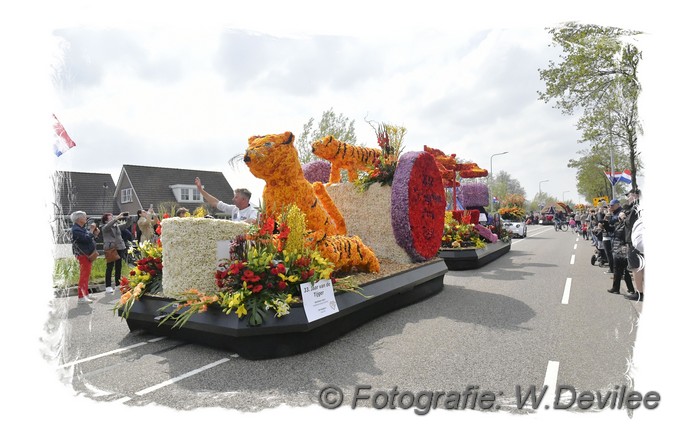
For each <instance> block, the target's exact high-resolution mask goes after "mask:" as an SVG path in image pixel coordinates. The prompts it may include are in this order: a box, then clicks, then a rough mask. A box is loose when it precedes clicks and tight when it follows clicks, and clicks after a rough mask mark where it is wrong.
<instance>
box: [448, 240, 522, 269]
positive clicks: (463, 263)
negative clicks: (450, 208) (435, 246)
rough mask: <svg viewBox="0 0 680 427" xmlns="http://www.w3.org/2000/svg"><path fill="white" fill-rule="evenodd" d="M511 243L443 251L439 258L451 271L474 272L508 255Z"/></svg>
mask: <svg viewBox="0 0 680 427" xmlns="http://www.w3.org/2000/svg"><path fill="white" fill-rule="evenodd" d="M510 243H511V242H507V243H506V242H496V243H489V244H487V245H486V247H485V248H482V249H442V250H440V251H439V254H438V255H437V256H438V257H439V258H441V259H443V260H444V262H445V263H446V266H447V268H448V269H449V270H473V269H476V268H480V267H482V266H484V265H486V264H488V263H490V262H491V261H493V260H495V259H497V258H498V257H500V256H501V255H503V254H506V253H508V252H509V251H510Z"/></svg>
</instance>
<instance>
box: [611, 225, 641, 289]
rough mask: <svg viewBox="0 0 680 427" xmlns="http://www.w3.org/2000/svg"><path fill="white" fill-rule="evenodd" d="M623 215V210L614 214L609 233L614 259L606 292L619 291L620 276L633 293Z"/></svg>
mask: <svg viewBox="0 0 680 427" xmlns="http://www.w3.org/2000/svg"><path fill="white" fill-rule="evenodd" d="M625 217H626V216H625V213H623V212H619V214H618V215H616V223H615V224H616V225H615V226H614V231H613V232H612V234H611V242H612V258H613V259H614V281H613V282H612V287H611V289H608V290H607V292H609V293H612V294H619V293H620V288H621V279H622V278H623V280H624V281H625V282H626V288H628V293H629V294H634V293H635V288H634V287H633V278H632V277H631V276H630V272H629V271H628V247H627V246H626V223H625V221H624V220H625Z"/></svg>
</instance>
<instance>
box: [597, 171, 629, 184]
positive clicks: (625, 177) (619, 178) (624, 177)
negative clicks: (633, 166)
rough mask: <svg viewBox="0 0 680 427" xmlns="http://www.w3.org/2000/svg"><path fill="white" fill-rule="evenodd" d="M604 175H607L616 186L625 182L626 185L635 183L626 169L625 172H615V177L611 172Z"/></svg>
mask: <svg viewBox="0 0 680 427" xmlns="http://www.w3.org/2000/svg"><path fill="white" fill-rule="evenodd" d="M604 174H605V175H607V178H609V182H611V183H612V185H616V184H617V183H618V182H623V183H626V184H630V183H631V182H633V179H632V178H631V176H630V171H629V170H628V169H625V170H624V171H623V172H614V175H613V176H612V174H611V172H605V173H604Z"/></svg>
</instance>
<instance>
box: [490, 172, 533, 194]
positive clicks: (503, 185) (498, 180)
mask: <svg viewBox="0 0 680 427" xmlns="http://www.w3.org/2000/svg"><path fill="white" fill-rule="evenodd" d="M489 191H490V192H491V194H492V195H493V196H496V198H498V200H502V199H504V198H505V197H506V196H507V195H509V194H518V195H520V196H522V197H525V196H526V191H525V190H524V188H523V187H522V185H521V184H520V183H519V181H518V180H517V179H515V178H513V177H512V176H510V174H509V173H507V172H506V171H503V170H502V171H499V172H498V173H494V176H493V178H492V179H491V182H489Z"/></svg>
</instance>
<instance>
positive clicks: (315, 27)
mask: <svg viewBox="0 0 680 427" xmlns="http://www.w3.org/2000/svg"><path fill="white" fill-rule="evenodd" d="M35 3H36V2H21V3H18V2H17V3H16V4H14V3H9V2H7V4H5V3H4V4H3V13H2V14H0V20H3V21H4V22H3V25H0V28H1V29H2V31H3V37H2V38H1V41H0V43H1V44H0V47H2V53H3V67H2V68H1V70H2V75H3V78H2V79H0V89H2V91H1V92H0V93H2V94H3V97H2V101H3V102H2V103H0V105H2V117H3V125H4V126H5V127H4V130H5V133H4V136H5V137H6V139H5V145H4V155H3V156H2V162H3V167H2V168H0V174H1V175H0V176H1V177H2V179H3V182H5V183H6V185H8V186H7V187H6V190H8V192H7V193H6V194H7V195H8V196H11V200H12V201H13V202H14V201H16V203H17V206H18V207H19V208H21V209H19V210H16V209H7V210H6V211H5V212H4V214H5V217H6V219H7V221H6V224H11V225H12V226H10V227H6V235H5V242H6V244H7V245H11V247H10V246H8V247H10V248H11V249H12V251H11V253H12V255H11V256H10V257H8V258H6V260H7V261H8V262H11V265H12V266H13V268H12V269H8V270H10V271H6V272H5V273H6V274H7V277H5V280H4V282H5V285H6V287H7V288H8V289H10V288H11V289H12V290H13V292H14V293H12V295H22V294H23V295H25V296H26V298H21V299H12V300H11V301H9V300H7V301H9V304H6V305H5V309H6V310H5V311H4V314H5V318H4V320H5V322H6V325H9V326H8V328H6V329H7V330H9V332H10V335H9V336H8V337H6V340H7V343H8V346H10V348H12V349H34V348H35V346H36V343H37V341H38V340H37V339H36V336H41V337H43V336H44V335H45V316H46V315H47V313H49V301H50V299H51V293H50V291H49V287H50V286H49V283H51V269H50V268H46V269H44V270H42V269H40V268H37V269H36V268H35V266H36V261H35V259H36V258H40V257H42V259H43V260H44V262H40V263H38V265H46V266H48V265H50V264H51V262H52V261H51V257H52V253H51V245H50V243H51V239H49V238H48V236H50V235H51V229H50V225H49V221H48V220H47V218H48V217H49V216H50V215H51V213H52V211H51V209H50V207H51V201H50V196H51V190H52V189H51V188H50V184H49V179H48V177H49V175H50V174H51V172H52V171H54V170H72V171H87V172H102V173H109V174H111V175H112V176H113V178H114V179H117V177H118V175H119V173H120V170H121V167H122V165H123V164H127V163H129V164H140V165H148V166H161V167H177V168H191V169H205V170H215V171H221V172H223V173H224V175H225V176H226V177H227V179H228V180H229V182H230V183H231V184H232V186H235V187H242V186H245V187H249V188H250V189H251V190H252V191H253V193H254V194H255V197H256V198H257V197H259V195H260V194H261V191H262V188H263V182H262V181H260V180H257V179H255V178H252V177H251V176H250V174H249V172H248V170H247V168H246V167H245V166H241V167H240V168H237V169H232V168H231V167H230V166H229V165H228V160H229V159H230V158H231V157H233V156H234V155H236V154H240V153H242V152H243V151H244V148H245V146H246V142H247V139H248V137H250V136H251V135H254V134H264V133H279V132H283V131H286V130H290V131H292V132H294V133H300V132H301V130H302V126H303V124H304V123H305V122H306V121H307V120H308V119H309V118H310V117H315V118H317V119H318V118H319V117H320V115H321V113H322V112H323V111H324V110H328V109H330V108H333V110H334V111H335V112H337V113H341V114H343V115H345V116H346V117H349V118H350V119H353V120H355V125H356V131H357V135H358V138H359V140H360V141H361V142H364V143H365V144H366V145H367V146H374V144H375V138H374V135H373V131H372V129H371V128H370V127H369V126H368V125H366V124H365V123H364V118H368V119H369V120H374V121H384V122H390V123H393V124H397V125H401V126H404V127H406V128H407V129H408V134H407V136H406V140H405V142H406V149H407V150H409V151H411V150H421V149H422V146H423V145H425V144H427V145H429V146H432V147H437V148H440V149H442V150H444V151H445V152H448V153H456V154H457V155H458V156H460V157H463V158H465V159H470V160H472V161H476V162H477V163H478V164H479V165H480V166H482V167H485V168H488V167H489V158H490V156H491V155H492V154H494V153H498V152H502V151H509V154H506V155H503V156H497V157H495V158H494V171H496V172H498V171H500V170H504V171H506V172H508V173H509V174H510V175H511V176H512V177H513V178H516V179H518V180H519V182H520V183H521V185H522V186H523V187H524V188H525V190H526V192H527V195H528V196H529V198H531V197H533V196H534V195H535V194H536V193H537V192H538V183H539V181H543V180H549V182H547V183H544V184H543V185H542V190H543V191H545V192H548V193H550V194H551V195H553V196H555V197H558V198H559V197H561V196H562V194H564V193H565V192H566V197H567V198H572V199H576V198H577V197H578V195H577V193H576V187H575V182H574V180H575V178H574V171H573V170H570V169H568V168H567V167H566V164H567V162H568V160H569V159H570V158H573V157H575V156H576V152H577V150H578V149H579V148H581V147H580V146H579V145H577V144H576V140H577V139H578V137H579V135H578V133H577V131H576V130H575V129H574V122H575V120H576V119H575V118H572V117H565V116H562V115H561V114H560V113H559V112H558V111H556V110H554V109H553V108H551V106H550V105H546V104H544V103H543V102H541V101H538V99H537V94H536V92H537V91H538V90H541V89H543V85H542V82H541V81H540V80H539V78H538V69H539V68H544V67H546V66H547V63H548V61H549V60H550V59H551V58H555V57H556V55H558V53H559V52H557V51H556V50H555V49H553V48H550V47H548V44H549V42H550V40H549V38H548V34H547V32H546V31H545V27H550V26H554V25H558V24H559V23H561V22H565V21H568V20H577V21H581V22H584V23H595V24H600V25H615V26H619V27H623V28H629V29H637V30H641V31H644V32H645V33H646V35H645V36H643V37H641V38H640V40H639V45H640V46H641V47H642V49H643V55H644V56H643V62H642V65H641V70H640V75H641V78H642V83H643V96H642V99H641V100H640V101H641V102H640V108H641V116H642V120H643V124H644V125H645V134H644V135H643V136H641V139H640V149H641V151H642V155H643V158H644V160H645V163H646V167H647V168H646V171H645V178H644V185H643V191H645V190H646V193H645V194H646V197H645V198H644V200H645V201H646V202H645V203H646V206H649V207H654V209H648V210H647V211H646V212H648V213H646V215H648V218H651V219H652V220H650V221H649V222H647V223H646V224H647V230H648V232H646V234H645V236H646V237H645V239H646V245H647V243H648V242H649V241H650V240H652V242H657V241H658V242H659V243H661V244H660V245H653V244H649V245H647V247H648V250H646V254H648V259H649V262H648V269H647V276H646V277H647V279H646V280H647V283H648V287H649V288H648V292H647V297H646V298H645V299H646V301H645V311H644V316H643V319H642V322H641V323H640V327H639V329H638V340H637V343H638V346H637V347H636V349H635V361H636V364H637V367H638V371H637V374H638V375H637V376H636V377H635V381H636V386H639V387H640V389H641V390H655V389H660V390H661V391H662V392H663V396H664V401H666V402H668V403H669V404H672V402H673V401H674V400H673V397H672V396H671V393H675V394H677V383H674V382H672V378H673V377H672V376H670V375H667V372H671V371H673V372H674V371H675V370H673V369H672V368H670V369H671V371H669V370H667V369H669V368H667V367H671V366H674V364H675V362H677V356H673V355H672V352H671V351H670V350H669V349H668V348H665V346H664V341H665V340H661V339H659V333H660V332H659V330H658V328H666V327H667V325H668V324H672V323H671V322H672V321H673V320H675V319H672V320H671V319H670V318H669V317H670V316H669V313H674V311H675V307H674V305H671V304H673V303H674V302H675V300H674V299H673V298H672V295H671V294H670V288H671V287H672V281H671V282H669V281H668V269H667V267H668V266H669V265H672V263H673V262H675V260H674V259H672V255H673V254H674V253H675V252H674V251H666V250H664V249H663V246H664V245H663V244H664V243H666V240H667V239H665V238H663V236H667V235H668V229H667V228H666V226H665V224H666V222H664V221H663V217H662V215H663V213H664V212H665V209H667V208H669V209H671V210H672V209H674V207H676V206H677V201H676V198H675V197H669V196H668V193H667V192H666V191H665V188H667V186H668V185H669V184H672V182H669V181H667V180H666V178H665V177H666V176H667V174H668V171H673V170H675V168H676V163H677V161H676V160H675V157H674V156H672V155H664V153H666V152H667V151H666V150H665V147H672V146H673V144H674V139H675V138H674V137H673V135H675V134H676V133H677V132H676V130H675V129H674V126H673V125H674V124H675V123H677V117H676V115H677V113H676V111H677V109H673V108H667V106H668V105H675V103H676V102H677V99H678V90H677V85H673V84H669V82H673V81H675V80H676V79H677V77H676V76H675V74H674V73H675V72H676V70H677V69H678V68H677V64H676V63H675V62H676V61H677V60H676V59H675V58H676V57H677V55H675V54H674V52H675V51H677V46H676V41H677V34H675V33H674V32H673V28H675V27H676V25H675V23H674V22H671V19H672V18H673V17H675V16H677V15H675V14H673V13H671V12H672V11H671V10H667V9H664V8H666V7H669V6H666V4H671V2H668V3H661V2H639V1H638V2H634V1H628V0H620V1H602V2H592V1H581V0H574V1H571V2H568V3H560V4H559V7H558V6H557V4H556V6H555V7H552V6H551V9H549V10H547V9H546V3H545V2H538V1H527V2H522V3H521V6H519V5H518V4H516V3H515V2H502V1H496V0H489V1H485V2H474V3H475V4H467V5H464V6H462V5H460V4H457V3H458V2H436V1H430V0H420V1H417V2H403V1H399V0H395V1H390V2H385V1H376V2H370V4H366V3H367V2H365V1H363V2H362V1H355V0H345V1H343V2H333V3H330V2H318V1H317V2H314V1H286V2H271V1H250V2H239V3H235V2H229V3H234V4H229V5H228V6H226V5H222V6H218V3H217V2H192V3H191V4H190V3H189V2H184V3H179V2H175V1H163V2H159V1H147V2H132V1H128V0H119V1H117V2H113V3H110V2H109V3H101V2H91V1H82V0H69V1H62V2H42V3H44V4H40V5H39V7H36V4H35ZM37 3H41V2H37ZM220 3H226V2H220ZM246 3H247V4H246ZM468 3H473V2H468ZM642 3H644V4H642ZM53 113H54V114H56V115H57V116H58V117H59V118H60V120H61V121H62V123H63V124H64V126H65V127H66V129H67V130H68V132H69V133H70V134H71V136H72V137H73V139H74V140H75V141H76V144H77V146H76V147H75V148H73V149H71V150H69V151H68V152H66V153H65V154H64V155H63V156H61V157H59V158H56V157H55V156H54V155H53V154H52V152H51V128H50V126H51V122H50V117H51V114H53ZM8 200H10V199H8ZM656 207H659V208H661V209H657V208H656ZM41 213H42V215H41ZM9 215H12V217H11V218H9ZM26 215H31V217H30V218H31V219H33V218H37V220H36V221H33V222H31V223H26V222H24V221H21V222H17V219H20V218H27V217H26ZM41 218H43V220H41ZM656 218H659V219H660V220H659V221H656V220H655V219H656ZM15 225H16V226H15ZM647 237H649V239H647ZM657 237H658V240H655V239H657ZM36 242H39V243H43V244H36ZM45 243H46V244H45ZM15 246H16V247H15ZM8 265H10V264H8ZM657 284H661V285H662V286H658V287H657V286H656V285H657ZM40 289H42V290H43V291H44V292H40V291H39V290H40ZM23 290H25V292H24V291H23ZM663 292H667V293H668V294H669V296H671V297H670V298H662V297H661V294H662V293H663ZM655 295H656V297H655ZM33 296H41V297H44V301H43V305H42V306H41V305H40V304H38V305H37V306H35V307H38V309H35V308H34V309H32V310H31V309H30V307H31V306H29V304H30V303H29V300H30V298H32V297H33ZM39 301H40V300H38V302H39ZM41 307H42V310H40V309H39V308H41ZM40 313H42V314H43V315H42V316H41V315H40ZM17 322H19V323H20V326H19V323H17ZM6 359H7V360H6ZM3 361H5V363H6V366H12V367H13V366H17V367H21V368H18V369H12V374H13V375H16V377H17V378H16V381H11V380H12V378H11V379H10V384H11V387H7V389H8V390H11V391H12V394H13V396H18V397H21V396H27V395H30V396H34V397H36V399H37V401H40V402H41V404H40V406H41V408H47V409H55V410H58V409H56V408H61V409H62V410H61V411H60V412H58V414H61V415H63V416H64V417H69V418H67V419H68V420H69V423H70V424H71V425H76V424H74V423H75V422H76V421H78V423H79V424H84V423H85V422H90V421H91V420H90V418H78V417H79V415H78V414H77V412H78V411H79V410H80V408H82V407H83V405H85V404H86V403H87V402H83V401H82V400H77V402H76V404H74V403H73V402H71V401H64V399H63V395H64V388H63V386H62V385H61V384H58V383H56V382H55V383H54V384H53V382H51V381H45V383H44V384H40V388H39V390H38V389H36V386H35V385H34V383H33V382H32V381H31V380H30V377H28V374H29V373H30V374H31V375H33V378H35V377H41V378H53V375H54V372H53V371H50V367H49V366H47V365H46V364H45V363H44V360H42V358H41V357H40V355H39V352H37V351H8V352H5V354H4V355H3ZM27 378H28V379H27ZM20 400H21V401H20V402H16V403H17V405H14V404H12V405H11V406H12V408H15V407H16V408H22V409H23V408H25V410H24V411H23V412H22V416H23V415H24V414H25V413H27V411H30V410H32V409H33V406H31V402H32V401H34V400H33V399H20ZM676 400H677V399H676ZM13 403H14V402H13ZM64 405H66V406H64ZM64 409H66V411H65V410H64ZM88 409H90V410H92V411H93V412H95V411H97V410H99V409H100V408H92V407H89V408H88ZM95 413H96V412H95ZM666 413H667V412H666ZM50 414H51V412H50V411H49V410H46V411H44V413H42V414H34V415H35V416H36V417H37V418H41V419H44V420H49V421H50V422H51V421H53V419H52V418H51V417H50ZM69 414H70V415H69ZM323 414H325V415H327V413H323ZM89 415H90V414H87V416H89ZM383 415H384V414H383ZM653 415H654V413H653V412H646V413H636V419H644V418H645V417H651V416H653ZM98 417H99V418H97V422H98V423H100V424H101V423H102V422H103V421H106V420H103V419H102V418H101V417H102V415H101V414H100V415H98ZM428 419H429V420H432V419H433V417H429V418H428ZM590 420H592V419H589V420H588V421H590ZM423 421H426V420H425V419H423ZM511 421H524V422H525V421H526V420H518V419H514V420H511ZM114 422H115V423H119V419H117V418H116V417H111V421H110V425H114V424H113V423H114ZM504 422H505V420H504ZM579 422H581V421H579Z"/></svg>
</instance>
